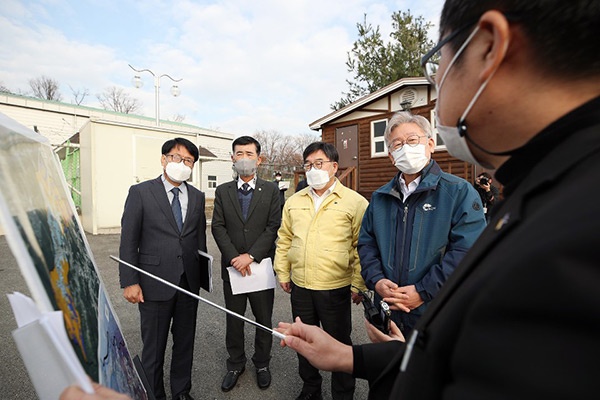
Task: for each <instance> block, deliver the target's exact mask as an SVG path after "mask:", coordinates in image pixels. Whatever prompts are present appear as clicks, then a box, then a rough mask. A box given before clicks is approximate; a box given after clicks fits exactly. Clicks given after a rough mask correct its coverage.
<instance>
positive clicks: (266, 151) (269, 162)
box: [254, 130, 319, 179]
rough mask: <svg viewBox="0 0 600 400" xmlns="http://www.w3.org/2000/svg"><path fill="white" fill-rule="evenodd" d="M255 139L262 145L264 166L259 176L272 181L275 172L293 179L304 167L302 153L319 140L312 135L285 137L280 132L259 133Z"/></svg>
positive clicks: (256, 133)
mask: <svg viewBox="0 0 600 400" xmlns="http://www.w3.org/2000/svg"><path fill="white" fill-rule="evenodd" d="M254 138H255V139H256V140H258V141H259V143H260V144H261V155H262V157H263V164H262V168H261V171H259V174H260V175H261V177H262V178H264V179H270V178H271V177H272V176H273V173H274V172H275V171H280V172H281V173H282V174H283V175H284V177H291V176H293V174H294V170H295V169H296V168H300V166H301V165H302V162H303V160H302V152H303V151H304V149H305V148H306V146H308V145H309V144H310V143H312V142H315V141H317V140H319V138H318V136H316V135H312V134H310V133H304V134H300V135H284V134H282V133H281V132H278V131H274V130H271V131H264V130H263V131H257V132H255V134H254Z"/></svg>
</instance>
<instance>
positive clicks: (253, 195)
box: [212, 136, 281, 392]
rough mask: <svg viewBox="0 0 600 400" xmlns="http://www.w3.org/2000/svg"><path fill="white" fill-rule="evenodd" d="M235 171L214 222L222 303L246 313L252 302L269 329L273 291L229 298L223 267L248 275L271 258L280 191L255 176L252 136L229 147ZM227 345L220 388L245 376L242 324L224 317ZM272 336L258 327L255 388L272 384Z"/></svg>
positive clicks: (256, 148) (220, 195)
mask: <svg viewBox="0 0 600 400" xmlns="http://www.w3.org/2000/svg"><path fill="white" fill-rule="evenodd" d="M232 148H233V155H232V156H231V160H232V161H233V168H234V170H235V172H236V175H237V176H238V178H237V179H235V180H233V181H231V182H227V183H224V184H222V185H220V186H219V187H217V190H216V193H215V205H214V211H213V218H212V234H213V236H214V238H215V241H216V243H217V245H218V246H219V249H220V250H221V267H222V278H223V292H224V295H225V305H226V306H227V308H228V309H229V310H232V311H235V312H236V313H238V314H241V315H244V313H245V311H246V304H247V302H250V307H251V308H252V313H253V314H254V316H255V318H256V322H258V323H260V324H262V325H264V326H267V327H271V326H272V325H271V324H272V321H271V317H272V315H273V300H274V297H275V290H274V289H267V290H262V291H257V292H250V293H242V294H235V295H234V294H233V293H232V289H231V283H230V277H229V272H228V271H227V267H229V266H233V267H234V268H235V269H236V270H237V271H239V272H240V273H241V274H242V276H247V275H249V274H251V273H252V270H251V266H250V264H251V263H252V262H253V261H256V262H261V261H262V260H263V259H265V258H267V257H270V258H271V260H273V257H274V255H275V239H276V237H277V229H279V225H280V223H281V206H280V203H279V189H278V188H277V187H276V186H275V185H273V183H272V182H269V181H265V180H263V179H260V178H258V177H257V176H256V170H257V168H258V166H259V165H260V161H261V160H260V143H259V142H258V141H257V140H256V139H254V138H253V137H250V136H241V137H239V138H237V139H236V140H234V141H233V144H232ZM226 318H227V328H226V338H225V341H226V345H227V351H228V353H229V359H228V360H227V374H226V375H225V377H224V378H223V383H222V385H221V389H222V390H223V391H224V392H228V391H230V390H231V389H233V388H234V387H235V385H236V383H237V380H238V378H239V376H240V375H241V374H242V373H243V372H244V370H245V365H246V354H245V350H244V322H243V321H242V320H240V319H238V318H235V317H232V316H231V315H229V314H227V317H226ZM272 344H273V340H272V336H271V334H270V333H268V332H265V331H264V330H262V329H258V328H257V329H256V334H255V339H254V355H253V357H252V362H253V363H254V366H255V367H256V380H257V385H258V387H259V388H261V389H266V388H268V387H269V385H270V384H271V372H270V371H269V362H270V359H271V346H272Z"/></svg>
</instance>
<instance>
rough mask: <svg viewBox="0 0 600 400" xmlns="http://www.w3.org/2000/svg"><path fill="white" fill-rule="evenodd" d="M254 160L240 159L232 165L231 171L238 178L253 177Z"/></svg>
mask: <svg viewBox="0 0 600 400" xmlns="http://www.w3.org/2000/svg"><path fill="white" fill-rule="evenodd" d="M256 168H257V166H256V160H253V159H250V158H240V159H239V160H237V161H236V162H234V163H233V169H234V170H235V172H237V174H238V176H253V175H254V174H255V173H256Z"/></svg>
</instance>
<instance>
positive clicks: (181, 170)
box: [165, 161, 192, 183]
mask: <svg viewBox="0 0 600 400" xmlns="http://www.w3.org/2000/svg"><path fill="white" fill-rule="evenodd" d="M165 171H166V172H167V175H168V176H169V178H170V179H171V180H172V181H173V182H178V183H181V182H183V181H187V180H188V179H190V176H191V175H192V169H191V168H190V167H188V166H187V165H185V164H184V162H183V161H181V162H178V163H177V162H170V163H168V164H167V167H166V169H165Z"/></svg>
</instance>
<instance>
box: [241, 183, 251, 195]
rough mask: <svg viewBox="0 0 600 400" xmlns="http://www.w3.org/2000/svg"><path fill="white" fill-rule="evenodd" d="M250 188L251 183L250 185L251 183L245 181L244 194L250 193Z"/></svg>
mask: <svg viewBox="0 0 600 400" xmlns="http://www.w3.org/2000/svg"><path fill="white" fill-rule="evenodd" d="M249 190H250V185H249V184H247V183H244V184H243V185H242V192H243V193H244V194H248V191H249Z"/></svg>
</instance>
